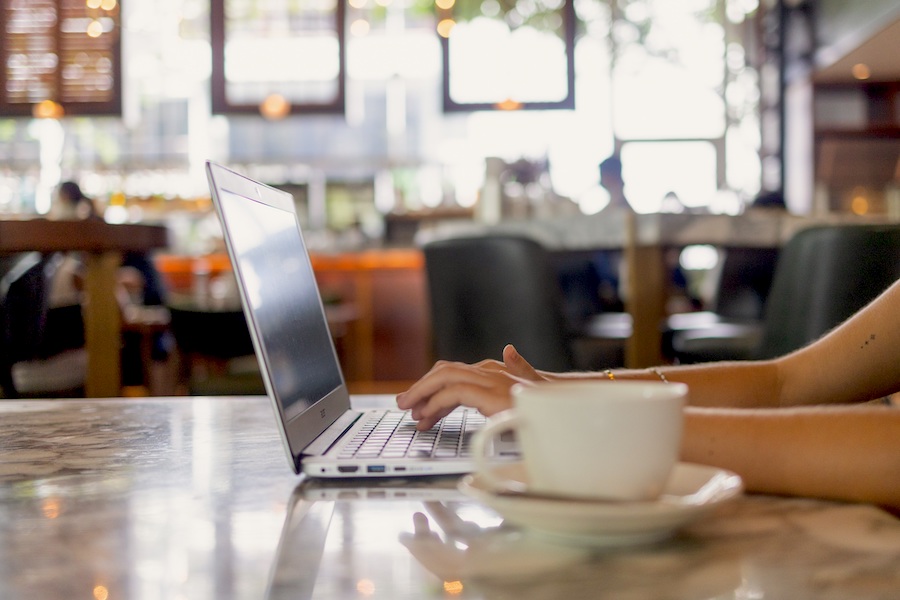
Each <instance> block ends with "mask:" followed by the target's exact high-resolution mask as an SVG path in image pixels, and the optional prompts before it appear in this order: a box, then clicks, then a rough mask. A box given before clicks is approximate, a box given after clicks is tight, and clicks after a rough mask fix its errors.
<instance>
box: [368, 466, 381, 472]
mask: <svg viewBox="0 0 900 600" xmlns="http://www.w3.org/2000/svg"><path fill="white" fill-rule="evenodd" d="M366 471H368V472H369V473H384V465H369V466H368V467H366Z"/></svg>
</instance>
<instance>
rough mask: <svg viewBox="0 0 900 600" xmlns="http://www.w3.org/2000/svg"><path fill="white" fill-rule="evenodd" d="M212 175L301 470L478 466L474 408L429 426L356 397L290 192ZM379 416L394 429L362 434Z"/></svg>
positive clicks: (271, 391)
mask: <svg viewBox="0 0 900 600" xmlns="http://www.w3.org/2000/svg"><path fill="white" fill-rule="evenodd" d="M207 175H208V177H209V186H210V192H211V194H212V199H213V204H214V206H215V208H216V212H217V214H218V215H219V220H220V221H221V224H222V230H223V232H224V236H225V243H226V246H227V248H228V253H229V256H230V258H231V263H232V266H233V268H234V270H235V276H236V278H237V281H238V288H239V290H240V294H241V303H242V305H243V308H244V314H245V316H246V318H247V325H248V327H249V329H250V333H251V336H252V338H253V344H254V348H255V350H256V357H257V359H258V360H259V365H260V370H261V371H262V376H263V380H264V381H265V385H266V390H267V393H268V396H269V398H270V399H271V401H272V405H273V408H274V410H275V416H276V418H277V420H278V425H279V430H280V432H281V438H282V441H283V442H284V446H285V450H286V452H287V455H288V458H289V461H290V464H291V468H293V470H294V472H295V473H300V472H303V473H306V474H307V475H310V476H314V477H397V476H406V475H436V474H452V473H466V472H468V471H471V469H472V462H471V457H470V456H469V455H468V451H467V442H468V438H469V437H470V436H471V430H472V429H473V428H477V427H478V426H479V425H480V424H481V423H483V421H484V417H483V416H482V415H480V414H479V413H478V412H477V411H474V410H472V409H463V408H460V409H457V410H456V411H454V412H453V413H451V414H450V415H448V416H447V417H445V418H444V419H443V420H442V422H441V423H439V424H438V425H436V426H435V427H434V428H433V429H432V430H430V431H428V432H418V431H416V429H415V423H414V422H413V421H412V419H411V418H410V417H409V415H408V413H405V412H403V411H399V410H398V409H397V407H396V401H395V397H394V396H383V397H371V396H369V397H361V398H354V399H352V401H351V397H350V394H349V392H348V391H347V386H346V384H345V381H344V377H343V374H342V372H341V368H340V364H339V363H338V358H337V354H336V352H335V349H334V344H333V341H332V338H331V334H330V332H329V329H328V323H327V321H326V318H325V311H324V309H323V306H322V300H321V297H320V295H319V289H318V286H317V284H316V279H315V275H314V273H313V270H312V266H311V264H310V260H309V255H308V253H307V249H306V245H305V243H304V241H303V234H302V233H301V230H300V223H299V221H298V219H297V214H296V208H295V204H294V199H293V197H292V196H291V195H290V194H288V193H286V192H283V191H281V190H277V189H275V188H272V187H269V186H267V185H263V184H262V183H259V182H256V181H253V180H251V179H249V178H247V177H244V176H242V175H240V174H238V173H235V172H234V171H231V170H229V169H227V168H225V167H223V166H221V165H218V164H215V163H212V162H207ZM379 420H380V422H381V425H382V426H385V425H390V427H391V428H392V429H393V430H394V433H393V436H392V437H391V438H390V439H388V438H386V437H384V436H383V434H381V433H379V434H377V435H375V436H371V435H370V436H369V437H368V439H366V440H363V437H364V436H365V435H367V434H368V433H369V432H370V431H371V430H372V428H373V427H375V424H376V423H375V422H377V421H379ZM513 444H514V443H513ZM496 451H498V452H502V453H503V454H508V453H514V452H515V449H514V447H510V448H497V450H496Z"/></svg>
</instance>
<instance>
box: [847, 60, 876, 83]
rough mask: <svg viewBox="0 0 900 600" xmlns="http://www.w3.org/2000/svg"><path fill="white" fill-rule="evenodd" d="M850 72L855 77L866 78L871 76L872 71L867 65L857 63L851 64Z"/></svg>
mask: <svg viewBox="0 0 900 600" xmlns="http://www.w3.org/2000/svg"><path fill="white" fill-rule="evenodd" d="M850 72H851V73H853V76H854V77H856V78H857V79H868V78H869V77H871V76H872V71H871V70H870V69H869V65H866V64H863V63H857V64H855V65H853V68H852V69H850Z"/></svg>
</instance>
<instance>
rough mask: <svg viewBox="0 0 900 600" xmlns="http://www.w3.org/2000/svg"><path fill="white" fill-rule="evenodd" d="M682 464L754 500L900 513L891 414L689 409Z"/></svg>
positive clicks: (856, 409) (896, 436)
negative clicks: (821, 502) (802, 499)
mask: <svg viewBox="0 0 900 600" xmlns="http://www.w3.org/2000/svg"><path fill="white" fill-rule="evenodd" d="M681 458H682V460H685V461H687V462H695V463H701V464H707V465H712V466H716V467H720V468H725V469H729V470H732V471H734V472H736V473H739V474H740V475H741V477H742V478H743V480H744V485H745V486H746V488H747V490H748V491H751V492H760V493H767V494H783V495H791V496H810V497H817V498H829V499H834V500H844V501H852V502H870V503H873V504H879V505H882V506H890V507H894V508H897V507H900V411H898V410H896V409H894V408H890V407H886V406H829V407H804V408H788V409H758V410H739V409H715V408H711V409H710V408H689V409H688V410H687V411H686V412H685V430H684V437H683V440H682V446H681Z"/></svg>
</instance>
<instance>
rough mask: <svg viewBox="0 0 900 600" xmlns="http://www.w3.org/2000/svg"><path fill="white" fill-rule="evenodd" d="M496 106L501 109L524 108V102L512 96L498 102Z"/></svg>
mask: <svg viewBox="0 0 900 600" xmlns="http://www.w3.org/2000/svg"><path fill="white" fill-rule="evenodd" d="M496 106H497V108H498V109H500V110H519V109H520V108H522V103H521V102H516V101H515V100H513V99H512V98H507V99H506V100H504V101H503V102H498V103H497V104H496Z"/></svg>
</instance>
